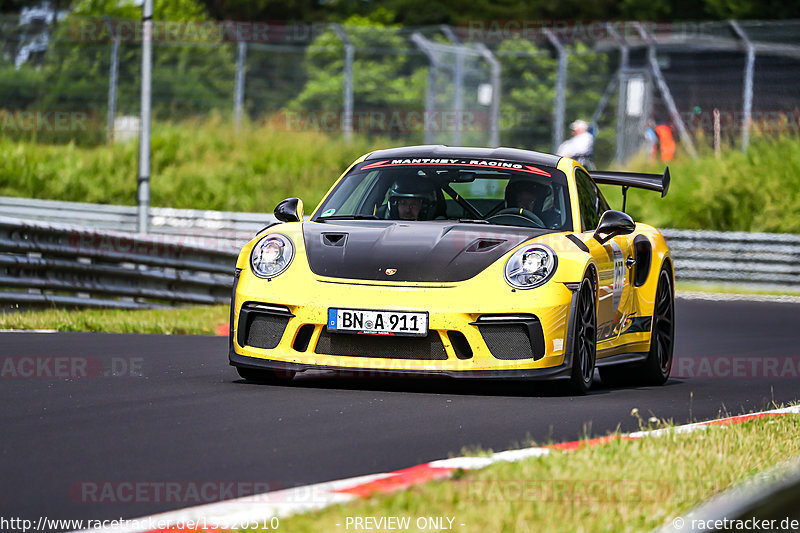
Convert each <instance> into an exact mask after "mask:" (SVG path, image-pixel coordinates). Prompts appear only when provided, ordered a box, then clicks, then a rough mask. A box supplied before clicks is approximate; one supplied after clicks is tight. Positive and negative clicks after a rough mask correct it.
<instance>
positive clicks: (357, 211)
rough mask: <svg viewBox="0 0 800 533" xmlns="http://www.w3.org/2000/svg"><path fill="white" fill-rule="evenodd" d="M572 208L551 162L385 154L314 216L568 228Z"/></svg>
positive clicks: (352, 176) (362, 166)
mask: <svg viewBox="0 0 800 533" xmlns="http://www.w3.org/2000/svg"><path fill="white" fill-rule="evenodd" d="M569 206H570V203H569V192H568V189H567V180H566V176H565V175H564V173H563V172H561V171H560V170H557V169H555V168H553V167H546V166H534V165H531V164H528V163H517V162H508V161H486V160H473V159H446V160H442V159H387V160H379V161H365V162H363V163H359V164H358V165H356V166H355V167H354V168H353V169H352V170H351V171H350V172H349V173H348V174H347V175H346V176H345V177H344V179H342V181H341V182H339V184H338V186H337V187H336V188H335V189H334V191H333V192H332V193H331V194H330V195H329V196H328V198H327V199H326V200H325V201H324V202H323V204H322V205H321V206H320V208H319V209H318V210H317V214H316V215H315V216H314V219H313V220H315V221H317V222H324V221H325V220H337V219H338V220H341V219H381V220H406V221H414V220H457V221H462V222H471V223H478V224H499V225H507V226H522V227H533V228H548V229H556V230H566V231H570V230H572V217H571V215H570V207H569Z"/></svg>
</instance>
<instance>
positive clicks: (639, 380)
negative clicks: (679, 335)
mask: <svg viewBox="0 0 800 533" xmlns="http://www.w3.org/2000/svg"><path fill="white" fill-rule="evenodd" d="M674 340H675V293H674V291H673V290H672V276H671V275H670V270H669V267H667V266H666V265H665V266H663V267H661V271H660V272H659V274H658V284H657V285H656V298H655V303H654V305H653V320H652V324H651V326H650V350H649V351H648V352H647V358H646V359H645V361H644V362H643V363H638V364H636V365H633V366H629V365H624V366H612V367H609V368H604V369H601V370H600V377H601V378H602V380H603V384H604V385H608V386H612V387H613V386H619V385H663V384H664V383H666V381H667V380H668V379H669V374H670V372H671V370H672V352H673V347H674V344H675V342H674Z"/></svg>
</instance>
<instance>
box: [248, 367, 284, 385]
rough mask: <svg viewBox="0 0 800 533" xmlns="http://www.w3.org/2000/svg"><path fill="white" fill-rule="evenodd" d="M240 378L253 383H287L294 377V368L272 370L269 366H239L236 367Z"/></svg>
mask: <svg viewBox="0 0 800 533" xmlns="http://www.w3.org/2000/svg"><path fill="white" fill-rule="evenodd" d="M236 371H237V372H238V373H239V376H241V378H242V379H244V380H246V381H252V382H254V383H269V384H273V385H282V384H287V383H289V382H290V381H292V379H293V378H294V376H295V374H296V373H297V372H295V371H294V370H279V371H276V370H272V369H269V368H244V367H241V366H237V367H236Z"/></svg>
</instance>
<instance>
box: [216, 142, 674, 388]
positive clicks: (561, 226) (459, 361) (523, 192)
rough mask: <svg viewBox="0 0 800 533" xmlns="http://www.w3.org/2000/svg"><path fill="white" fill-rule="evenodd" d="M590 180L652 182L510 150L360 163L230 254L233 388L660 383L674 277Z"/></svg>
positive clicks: (289, 204)
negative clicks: (353, 378) (429, 379)
mask: <svg viewBox="0 0 800 533" xmlns="http://www.w3.org/2000/svg"><path fill="white" fill-rule="evenodd" d="M597 184H613V185H619V186H621V187H622V191H623V198H624V195H625V193H626V192H627V190H628V188H629V187H637V188H643V189H650V190H654V191H659V192H661V193H662V196H663V195H665V194H666V193H667V189H668V187H669V171H668V170H666V171H665V173H664V175H663V176H662V175H657V174H634V173H623V172H597V171H586V170H585V169H584V168H583V167H582V166H580V165H579V164H578V163H576V162H575V161H573V160H571V159H568V158H563V157H558V156H554V155H548V154H542V153H537V152H531V151H526V150H517V149H511V148H497V149H488V148H456V147H446V146H412V147H407V148H396V149H390V150H379V151H376V152H372V153H369V154H367V155H365V156H363V157H361V158H359V159H358V160H357V161H355V162H354V163H353V164H352V165H351V166H350V168H348V169H347V170H346V171H345V173H344V174H343V175H342V176H341V177H340V178H339V180H338V181H337V182H336V183H335V184H334V185H333V187H332V188H331V189H330V191H329V192H328V194H327V195H326V196H325V197H324V198H323V200H322V202H321V203H320V204H319V206H318V207H317V208H316V209H315V210H314V212H313V213H312V214H311V216H310V218H308V219H307V220H306V219H304V217H303V204H302V202H301V201H300V200H299V199H297V198H291V199H288V200H284V201H283V202H281V203H280V204H278V207H277V208H276V209H275V217H276V218H277V219H278V220H279V221H280V222H278V223H275V224H273V225H271V226H269V227H267V228H265V229H264V230H262V231H261V232H260V233H258V234H257V235H256V236H255V238H254V239H253V240H252V241H250V242H249V243H248V244H247V245H245V246H244V248H243V249H242V251H241V253H240V255H239V258H238V261H237V264H236V271H235V279H234V286H233V300H232V303H231V330H230V354H229V359H230V363H231V364H232V365H233V366H235V367H236V369H237V370H238V372H239V374H240V375H241V377H243V378H244V379H246V380H252V381H262V382H280V381H287V380H290V379H292V378H293V377H294V376H295V374H296V373H297V372H303V371H306V370H337V371H342V372H346V373H347V374H350V373H354V374H355V375H367V376H377V375H381V376H383V375H402V374H405V375H439V376H449V377H455V378H461V377H464V378H495V379H564V380H566V382H567V384H568V386H569V387H570V388H571V389H572V390H573V391H574V392H575V393H578V394H582V393H585V392H586V391H587V390H588V389H589V388H590V387H591V385H592V381H593V376H594V373H595V368H597V369H599V372H600V377H601V379H602V380H603V381H604V382H614V383H619V382H622V381H625V382H633V383H648V384H661V383H664V382H665V381H666V380H667V378H668V377H669V373H670V368H671V366H672V348H673V336H674V276H673V271H674V270H673V265H672V257H671V255H670V252H669V249H668V248H667V245H666V243H665V241H664V238H663V237H662V235H661V233H660V232H659V231H658V230H657V229H655V228H653V227H651V226H648V225H645V224H641V223H634V221H633V220H632V219H631V217H630V216H628V215H626V214H625V213H624V212H623V211H624V209H625V205H624V199H623V207H622V209H623V211H614V210H611V209H609V206H608V203H607V202H606V200H605V198H604V197H603V194H602V193H601V191H600V190H599V189H598V187H597Z"/></svg>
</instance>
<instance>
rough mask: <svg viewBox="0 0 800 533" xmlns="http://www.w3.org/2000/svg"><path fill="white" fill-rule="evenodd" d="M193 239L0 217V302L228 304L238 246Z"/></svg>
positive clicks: (136, 306)
mask: <svg viewBox="0 0 800 533" xmlns="http://www.w3.org/2000/svg"><path fill="white" fill-rule="evenodd" d="M251 236H252V234H251ZM198 239H199V237H197V236H196V235H192V236H190V237H189V238H187V237H185V236H169V235H152V236H144V237H143V236H138V235H136V234H133V233H125V232H113V231H103V230H93V229H87V228H84V227H79V226H75V225H69V224H56V223H47V222H39V221H24V220H20V219H17V218H9V217H4V216H0V302H2V303H3V304H4V307H5V306H7V305H6V304H11V305H14V306H23V307H30V306H37V305H43V304H44V305H53V304H55V305H60V306H80V307H112V308H124V309H141V308H165V307H172V306H174V305H175V304H214V303H228V302H230V291H231V283H232V280H233V269H234V266H235V261H236V256H237V254H238V249H237V248H235V247H231V246H228V245H224V244H220V241H218V240H209V241H208V242H205V243H204V242H200V241H198Z"/></svg>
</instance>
